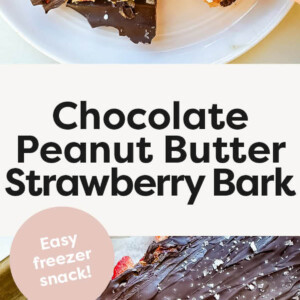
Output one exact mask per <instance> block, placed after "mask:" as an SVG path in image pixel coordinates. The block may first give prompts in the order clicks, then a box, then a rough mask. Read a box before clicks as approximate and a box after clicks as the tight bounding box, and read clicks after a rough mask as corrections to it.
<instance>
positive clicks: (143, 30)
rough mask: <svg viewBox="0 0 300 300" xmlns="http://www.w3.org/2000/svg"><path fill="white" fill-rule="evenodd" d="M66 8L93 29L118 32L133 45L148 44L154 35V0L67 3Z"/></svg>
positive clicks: (99, 0) (98, 0) (102, 0)
mask: <svg viewBox="0 0 300 300" xmlns="http://www.w3.org/2000/svg"><path fill="white" fill-rule="evenodd" d="M67 6H68V7H70V8H72V9H74V10H75V11H77V12H78V13H80V14H81V15H83V16H84V17H86V18H87V20H88V22H89V23H90V25H91V26H92V27H93V28H94V27H100V26H107V27H114V28H116V29H118V30H119V34H120V35H121V36H127V37H129V38H130V39H131V41H132V42H134V43H144V44H150V43H151V41H152V39H153V38H154V37H155V35H156V0H135V1H122V2H115V3H112V2H111V1H107V0H96V1H95V2H75V3H73V2H72V1H71V0H70V1H68V4H67Z"/></svg>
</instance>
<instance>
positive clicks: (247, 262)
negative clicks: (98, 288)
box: [98, 236, 300, 300]
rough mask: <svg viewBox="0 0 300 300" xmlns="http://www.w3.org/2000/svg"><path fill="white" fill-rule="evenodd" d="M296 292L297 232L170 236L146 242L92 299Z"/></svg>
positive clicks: (299, 284) (224, 299)
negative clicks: (141, 253) (136, 258)
mask: <svg viewBox="0 0 300 300" xmlns="http://www.w3.org/2000/svg"><path fill="white" fill-rule="evenodd" d="M253 244H254V245H255V249H256V251H255V252H253V250H252V247H251V245H253ZM299 296H300V237H245V236H244V237H243V236H240V237H171V238H168V239H166V240H164V241H162V242H159V243H155V242H154V243H153V244H151V245H150V247H149V248H148V250H147V252H146V255H145V257H144V259H143V260H142V261H141V262H140V263H139V264H137V265H136V266H135V267H134V268H133V269H130V270H127V271H125V272H124V273H123V274H122V275H120V276H119V277H117V278H116V279H114V280H112V281H111V282H110V283H109V285H108V287H107V289H106V290H105V291H104V293H103V294H102V296H100V298H98V300H124V299H127V300H137V299H142V300H165V299H170V300H177V299H197V300H198V299H204V300H218V299H220V300H233V299H257V300H258V299H268V300H271V299H276V300H291V299H299Z"/></svg>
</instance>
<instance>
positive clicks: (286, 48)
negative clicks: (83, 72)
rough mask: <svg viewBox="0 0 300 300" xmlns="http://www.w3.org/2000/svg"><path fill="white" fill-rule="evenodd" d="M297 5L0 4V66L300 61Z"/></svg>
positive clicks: (16, 0)
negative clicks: (0, 41)
mask: <svg viewBox="0 0 300 300" xmlns="http://www.w3.org/2000/svg"><path fill="white" fill-rule="evenodd" d="M298 3H299V1H298V0H297V1H293V0H183V1H179V0H12V1H7V0H0V38H1V40H2V43H1V46H0V63H1V64H18V63H20V64H22V63H24V64H28V63H30V64H32V63H45V64H48V63H68V64H223V63H236V64H245V63H247V64H256V63H275V64H278V63H295V64H296V63H300V5H299V4H298Z"/></svg>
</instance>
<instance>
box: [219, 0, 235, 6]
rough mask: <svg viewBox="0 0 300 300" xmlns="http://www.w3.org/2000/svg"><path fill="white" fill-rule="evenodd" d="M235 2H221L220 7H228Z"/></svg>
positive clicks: (230, 0) (228, 0)
mask: <svg viewBox="0 0 300 300" xmlns="http://www.w3.org/2000/svg"><path fill="white" fill-rule="evenodd" d="M235 1H236V0H222V1H221V2H220V5H221V6H229V5H231V4H232V3H234V2H235Z"/></svg>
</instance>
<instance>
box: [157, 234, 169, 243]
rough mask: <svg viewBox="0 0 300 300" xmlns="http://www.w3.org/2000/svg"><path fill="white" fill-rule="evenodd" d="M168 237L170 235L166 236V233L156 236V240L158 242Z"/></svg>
mask: <svg viewBox="0 0 300 300" xmlns="http://www.w3.org/2000/svg"><path fill="white" fill-rule="evenodd" d="M167 238H168V236H166V235H161V236H160V235H157V236H156V237H155V241H156V242H157V243H158V242H162V241H164V240H166V239H167Z"/></svg>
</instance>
